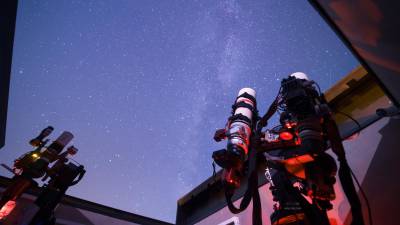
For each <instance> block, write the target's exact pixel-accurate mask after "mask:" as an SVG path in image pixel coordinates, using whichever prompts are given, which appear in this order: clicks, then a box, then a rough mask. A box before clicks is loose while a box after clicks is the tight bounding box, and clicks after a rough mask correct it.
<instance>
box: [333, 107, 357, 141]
mask: <svg viewBox="0 0 400 225" xmlns="http://www.w3.org/2000/svg"><path fill="white" fill-rule="evenodd" d="M334 112H336V113H340V114H342V115H344V116H346V117H347V118H349V119H350V120H352V121H353V122H354V123H355V124H357V126H358V131H357V132H356V134H357V135H359V134H360V131H361V129H362V127H361V124H360V123H359V122H358V121H357V120H356V119H354V118H353V117H352V116H350V115H349V114H347V113H344V112H342V111H334Z"/></svg>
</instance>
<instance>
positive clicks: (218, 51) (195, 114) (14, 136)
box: [0, 0, 358, 222]
mask: <svg viewBox="0 0 400 225" xmlns="http://www.w3.org/2000/svg"><path fill="white" fill-rule="evenodd" d="M19 3H20V4H19V9H18V16H17V28H16V36H15V47H14V57H13V68H12V76H11V79H12V80H11V90H10V101H9V112H8V122H7V137H6V146H5V147H4V149H2V150H1V152H0V157H1V162H5V163H7V164H11V162H12V161H13V159H14V158H16V157H18V156H19V155H21V154H22V153H24V152H26V151H28V150H30V149H31V148H30V147H29V146H28V144H27V141H28V140H29V139H30V138H32V137H33V136H35V135H36V134H37V133H38V132H39V131H40V130H41V129H42V128H44V127H46V126H48V125H52V126H54V127H55V128H56V131H57V132H58V133H59V132H62V131H63V130H69V131H71V132H72V133H73V134H74V135H75V139H74V145H75V146H76V147H77V148H79V150H80V151H79V153H78V155H76V157H75V159H76V160H77V161H79V162H80V163H82V164H84V165H85V166H86V168H87V174H86V176H85V178H84V179H83V180H82V182H81V183H79V184H78V185H77V186H76V187H73V188H71V189H70V190H69V191H68V194H70V195H74V196H77V197H80V198H84V199H87V200H90V201H95V202H98V203H101V204H105V205H109V206H111V207H116V208H119V209H123V210H126V211H130V212H134V213H138V214H142V215H145V216H150V217H154V218H157V219H162V220H166V221H170V222H173V221H174V220H175V214H176V201H177V199H179V198H180V197H181V196H183V195H184V194H186V193H187V192H189V191H190V190H191V189H193V188H194V187H196V186H197V185H199V184H200V183H201V182H202V181H204V180H205V179H206V178H208V177H209V176H210V175H211V174H212V166H211V162H212V160H211V154H212V152H213V151H214V150H217V149H221V148H223V147H224V144H223V143H218V144H217V143H214V142H213V140H212V136H213V134H214V131H215V130H216V129H217V128H221V127H223V126H224V125H225V122H226V120H227V118H228V117H229V113H230V107H231V104H232V103H233V101H234V98H235V95H236V94H237V92H238V91H239V89H240V88H242V87H252V88H254V89H256V91H257V96H258V102H259V106H258V107H259V110H260V111H261V112H265V109H266V108H267V107H268V105H269V104H270V103H271V101H272V100H273V98H274V96H275V95H276V92H277V90H278V87H279V84H280V79H282V78H283V77H285V76H287V75H288V74H290V73H291V72H295V71H303V72H305V73H307V74H308V75H309V76H310V77H311V78H313V79H314V80H316V81H318V82H319V83H320V85H321V87H322V89H326V88H328V87H330V86H331V85H332V84H334V83H335V82H336V81H338V79H340V78H341V77H342V76H344V75H345V74H347V73H348V72H350V71H351V70H352V69H353V68H355V67H356V66H357V64H358V62H357V61H356V60H355V59H354V57H353V56H352V55H351V54H350V53H349V52H348V50H347V49H346V48H345V47H344V46H343V44H342V43H341V42H340V41H339V40H338V38H337V36H336V35H335V34H334V33H333V32H332V31H331V30H330V28H329V27H328V26H327V25H326V24H325V22H324V21H323V20H322V19H321V18H320V17H319V15H318V14H317V13H316V12H315V11H314V9H313V8H312V7H311V6H310V5H309V4H308V2H307V1H265V0H260V1H234V0H230V1H229V0H228V1H215V0H209V1H186V0H185V1H183V0H182V1H158V0H154V1H148V0H146V1H130V0H125V1H123V0H118V1H117V0H109V1H99V0H96V1H95V0H90V1H89V0H85V1H83V0H82V1H70V0H68V1H67V0H65V1H50V0H46V1H45V0H41V1H34V0H29V1H28V0H26V1H20V2H19ZM57 132H55V133H56V134H53V136H52V137H53V138H55V137H56V135H57V134H58V133H57ZM0 173H1V175H6V176H10V174H7V172H6V171H4V170H1V172H0Z"/></svg>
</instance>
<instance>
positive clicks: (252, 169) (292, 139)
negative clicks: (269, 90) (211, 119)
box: [213, 72, 364, 225]
mask: <svg viewBox="0 0 400 225" xmlns="http://www.w3.org/2000/svg"><path fill="white" fill-rule="evenodd" d="M232 107H233V111H232V116H231V117H230V118H229V120H228V123H227V126H226V128H225V129H220V130H218V131H217V132H216V134H215V136H214V139H215V140H216V141H221V140H223V139H227V141H228V144H227V149H226V150H225V149H223V150H219V151H215V152H214V153H213V159H214V161H215V162H216V163H217V164H218V165H219V166H221V167H222V168H223V169H224V170H223V174H224V176H223V183H224V185H225V196H226V200H227V204H228V207H229V209H230V211H231V212H232V213H239V212H242V211H243V210H244V209H246V208H247V206H248V205H249V203H250V201H251V200H252V199H253V224H254V225H261V224H262V221H261V203H260V197H259V193H258V173H257V169H256V167H257V156H258V155H260V154H261V155H262V154H263V155H264V156H265V159H266V166H267V167H266V173H265V174H266V177H267V179H268V181H269V184H270V190H271V192H272V195H273V201H274V202H275V204H274V212H273V214H272V215H271V216H270V219H271V224H273V225H278V224H280V225H284V224H290V225H295V224H297V225H329V220H328V217H327V214H326V212H327V211H328V210H330V209H332V204H331V201H332V200H333V199H335V192H334V188H333V185H334V184H335V182H336V179H335V176H336V173H337V171H339V178H340V181H341V183H342V186H343V190H344V192H345V194H346V197H347V199H348V200H349V203H350V205H351V211H352V218H353V220H352V225H363V224H364V220H363V217H362V212H361V204H360V201H359V199H358V196H357V192H356V190H355V188H354V185H353V180H352V177H351V170H350V167H349V166H348V164H347V161H346V157H345V151H344V148H343V145H342V140H341V137H340V134H339V131H338V128H337V126H336V123H335V121H334V120H333V118H332V114H331V111H330V109H329V107H328V104H327V102H326V100H325V98H324V96H323V94H322V93H321V91H320V89H319V86H318V84H316V83H315V82H314V81H312V80H309V79H308V77H307V76H306V75H305V74H304V73H299V72H298V73H294V74H292V75H290V76H289V77H288V78H286V79H283V80H282V82H281V88H280V90H279V93H278V95H277V97H276V99H275V100H274V102H273V103H272V105H271V106H270V107H269V109H268V111H267V113H266V114H265V115H264V116H263V117H259V116H258V111H257V106H256V100H255V91H254V90H252V89H249V88H245V89H242V90H241V91H240V92H239V96H238V98H237V99H236V101H235V104H234V105H233V106H232ZM238 109H239V110H240V112H241V113H238V112H237V111H238ZM243 112H244V113H243ZM275 112H278V113H279V114H280V120H279V122H280V124H279V125H278V126H276V127H274V128H272V129H266V130H263V129H264V128H265V127H266V126H267V124H268V120H269V119H270V118H271V116H272V115H273V114H274V113H275ZM238 122H239V123H241V126H239V128H237V129H233V127H235V126H232V124H236V123H238ZM238 140H240V141H238ZM328 148H331V149H332V150H333V152H334V153H335V154H336V155H337V156H338V161H339V164H340V167H339V170H338V168H337V166H336V163H335V160H334V159H333V158H332V157H331V156H330V155H328V154H326V153H325V151H326V150H327V149H328ZM245 174H246V175H247V176H248V180H249V181H248V187H247V190H246V193H245V194H244V197H243V199H242V201H241V203H240V206H239V208H237V207H236V206H235V205H233V203H232V196H233V194H234V192H235V189H236V188H237V187H239V186H240V183H239V180H240V177H241V176H244V175H245ZM304 196H307V198H306V197H304ZM308 199H310V201H309V200H308Z"/></svg>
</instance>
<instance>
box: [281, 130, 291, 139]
mask: <svg viewBox="0 0 400 225" xmlns="http://www.w3.org/2000/svg"><path fill="white" fill-rule="evenodd" d="M279 137H280V138H281V139H282V140H284V141H289V140H292V139H293V134H292V133H290V132H288V131H283V132H281V133H280V134H279Z"/></svg>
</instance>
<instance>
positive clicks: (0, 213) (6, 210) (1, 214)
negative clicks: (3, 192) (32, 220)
mask: <svg viewBox="0 0 400 225" xmlns="http://www.w3.org/2000/svg"><path fill="white" fill-rule="evenodd" d="M15 204H16V203H15V201H8V202H7V203H6V204H5V205H4V206H3V208H1V210H0V220H1V219H4V218H5V217H6V216H8V215H9V214H10V213H11V212H12V211H13V209H14V208H15Z"/></svg>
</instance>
